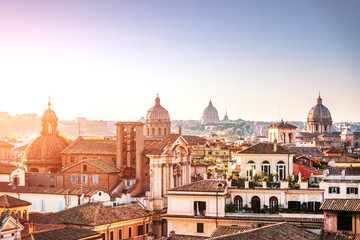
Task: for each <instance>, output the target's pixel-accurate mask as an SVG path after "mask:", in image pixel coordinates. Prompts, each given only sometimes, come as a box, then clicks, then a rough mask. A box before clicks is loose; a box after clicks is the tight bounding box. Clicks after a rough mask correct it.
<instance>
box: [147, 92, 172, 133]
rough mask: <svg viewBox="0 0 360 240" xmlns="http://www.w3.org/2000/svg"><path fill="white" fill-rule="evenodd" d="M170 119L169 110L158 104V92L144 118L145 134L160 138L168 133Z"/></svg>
mask: <svg viewBox="0 0 360 240" xmlns="http://www.w3.org/2000/svg"><path fill="white" fill-rule="evenodd" d="M170 128H171V121H170V115H169V112H168V111H167V110H166V109H165V108H164V107H163V106H161V104H160V98H159V94H157V96H156V98H155V105H154V106H153V107H152V108H150V109H149V110H148V111H147V114H146V118H145V136H149V137H157V138H159V137H160V138H162V137H164V136H166V135H167V134H169V133H170V131H171V129H170Z"/></svg>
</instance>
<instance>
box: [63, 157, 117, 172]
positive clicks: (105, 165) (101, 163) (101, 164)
mask: <svg viewBox="0 0 360 240" xmlns="http://www.w3.org/2000/svg"><path fill="white" fill-rule="evenodd" d="M83 163H87V164H90V165H93V166H94V167H97V168H99V169H101V170H102V171H104V172H106V173H116V172H120V169H118V168H116V166H115V165H114V164H112V163H110V162H108V161H105V160H102V159H98V158H93V159H84V160H82V161H80V162H78V163H75V164H73V165H71V166H69V167H67V168H64V169H63V170H61V171H62V172H65V171H67V170H69V169H71V168H72V167H74V166H77V165H79V164H83Z"/></svg>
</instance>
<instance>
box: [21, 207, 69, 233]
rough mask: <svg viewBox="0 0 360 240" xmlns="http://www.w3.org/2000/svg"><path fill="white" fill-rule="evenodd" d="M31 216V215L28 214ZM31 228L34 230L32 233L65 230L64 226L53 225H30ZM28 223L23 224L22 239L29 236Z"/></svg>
mask: <svg viewBox="0 0 360 240" xmlns="http://www.w3.org/2000/svg"><path fill="white" fill-rule="evenodd" d="M30 214H31V213H30ZM31 224H32V227H33V228H34V231H33V232H45V231H49V230H54V229H59V228H65V225H54V224H50V223H47V224H34V223H32V222H31ZM29 225H30V224H29V222H27V223H24V224H23V226H24V229H23V230H22V231H21V236H22V237H23V238H24V237H25V236H27V235H29V230H30V229H29V227H30V226H29Z"/></svg>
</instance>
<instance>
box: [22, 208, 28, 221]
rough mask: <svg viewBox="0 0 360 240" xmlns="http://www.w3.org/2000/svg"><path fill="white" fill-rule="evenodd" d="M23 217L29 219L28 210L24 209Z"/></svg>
mask: <svg viewBox="0 0 360 240" xmlns="http://www.w3.org/2000/svg"><path fill="white" fill-rule="evenodd" d="M22 218H23V219H27V212H26V210H24V211H23V216H22Z"/></svg>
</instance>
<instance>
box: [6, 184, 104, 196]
mask: <svg viewBox="0 0 360 240" xmlns="http://www.w3.org/2000/svg"><path fill="white" fill-rule="evenodd" d="M14 191H16V192H18V193H38V194H54V195H78V196H80V195H81V194H82V193H84V195H85V196H86V197H91V196H93V195H94V194H96V193H97V192H98V191H100V190H99V189H89V188H83V189H82V191H81V189H80V188H79V189H72V188H54V187H28V186H17V187H16V189H15V190H14V188H13V186H2V187H1V189H0V192H9V193H12V192H14Z"/></svg>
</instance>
